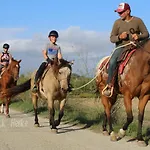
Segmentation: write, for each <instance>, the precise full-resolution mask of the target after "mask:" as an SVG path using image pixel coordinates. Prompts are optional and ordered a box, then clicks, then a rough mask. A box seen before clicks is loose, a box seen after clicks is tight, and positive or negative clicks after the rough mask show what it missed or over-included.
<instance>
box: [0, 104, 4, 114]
mask: <svg viewBox="0 0 150 150" xmlns="http://www.w3.org/2000/svg"><path fill="white" fill-rule="evenodd" d="M0 113H1V114H4V103H2V104H1V109H0Z"/></svg>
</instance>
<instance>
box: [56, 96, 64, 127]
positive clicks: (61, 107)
mask: <svg viewBox="0 0 150 150" xmlns="http://www.w3.org/2000/svg"><path fill="white" fill-rule="evenodd" d="M65 104H66V99H63V100H62V101H60V106H59V107H60V108H59V115H58V120H55V125H56V126H58V125H59V124H60V122H61V119H62V117H63V116H64V107H65Z"/></svg>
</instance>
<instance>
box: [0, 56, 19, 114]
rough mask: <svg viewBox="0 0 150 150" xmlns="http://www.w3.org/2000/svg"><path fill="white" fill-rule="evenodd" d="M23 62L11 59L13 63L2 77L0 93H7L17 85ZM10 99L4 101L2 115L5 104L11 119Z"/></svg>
mask: <svg viewBox="0 0 150 150" xmlns="http://www.w3.org/2000/svg"><path fill="white" fill-rule="evenodd" d="M20 62H21V60H19V61H17V60H15V59H13V58H12V59H11V63H10V64H9V65H8V67H7V68H5V69H4V72H3V74H2V75H1V79H0V91H1V93H5V91H6V89H8V88H11V87H13V86H15V85H16V83H17V80H18V78H19V70H20V64H19V63H20ZM10 98H11V97H7V99H6V100H4V99H3V100H2V106H1V108H2V109H1V113H3V112H4V103H5V105H6V112H5V114H6V116H7V117H10V115H9V103H10Z"/></svg>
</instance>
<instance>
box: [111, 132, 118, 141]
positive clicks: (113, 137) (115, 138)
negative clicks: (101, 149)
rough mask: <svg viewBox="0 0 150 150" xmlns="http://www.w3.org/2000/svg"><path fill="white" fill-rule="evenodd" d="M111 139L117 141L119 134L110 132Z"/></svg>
mask: <svg viewBox="0 0 150 150" xmlns="http://www.w3.org/2000/svg"><path fill="white" fill-rule="evenodd" d="M110 140H111V141H112V142H116V141H117V136H116V134H115V133H114V132H111V134H110Z"/></svg>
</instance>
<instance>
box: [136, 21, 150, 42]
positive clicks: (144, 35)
mask: <svg viewBox="0 0 150 150" xmlns="http://www.w3.org/2000/svg"><path fill="white" fill-rule="evenodd" d="M138 22H139V30H140V32H141V34H140V35H138V38H139V40H143V39H146V38H148V37H149V33H148V30H147V28H146V26H145V24H144V22H143V21H142V20H141V19H138Z"/></svg>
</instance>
